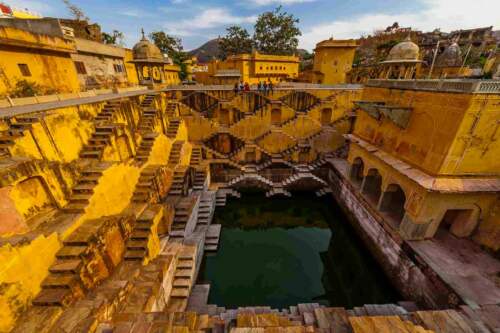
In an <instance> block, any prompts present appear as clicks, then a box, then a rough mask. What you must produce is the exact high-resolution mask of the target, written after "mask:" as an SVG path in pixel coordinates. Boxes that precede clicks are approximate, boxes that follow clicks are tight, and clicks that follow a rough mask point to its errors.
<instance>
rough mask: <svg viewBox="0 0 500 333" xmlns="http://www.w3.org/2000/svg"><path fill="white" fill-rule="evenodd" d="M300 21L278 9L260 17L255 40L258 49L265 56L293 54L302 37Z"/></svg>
mask: <svg viewBox="0 0 500 333" xmlns="http://www.w3.org/2000/svg"><path fill="white" fill-rule="evenodd" d="M298 23H299V19H298V18H296V17H295V16H293V14H289V13H287V12H285V11H283V10H282V7H281V6H279V7H277V8H276V9H275V10H274V11H271V12H265V13H262V14H261V15H259V18H258V19H257V22H256V23H255V32H254V35H253V40H254V43H255V46H256V47H257V49H258V50H259V51H260V52H262V53H265V54H293V53H294V52H295V51H296V50H297V46H298V45H299V40H298V38H297V37H298V36H300V35H302V33H301V32H300V30H299V28H298V27H297V24H298Z"/></svg>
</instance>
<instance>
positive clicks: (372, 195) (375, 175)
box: [361, 168, 382, 206]
mask: <svg viewBox="0 0 500 333" xmlns="http://www.w3.org/2000/svg"><path fill="white" fill-rule="evenodd" d="M361 193H363V194H364V195H365V196H366V198H367V199H368V200H369V201H370V202H371V203H372V204H373V205H374V206H376V205H377V204H378V201H379V199H380V195H381V194H382V176H381V175H380V172H379V171H378V169H375V168H372V169H369V170H368V172H367V174H366V176H365V178H364V180H363V185H362V189H361Z"/></svg>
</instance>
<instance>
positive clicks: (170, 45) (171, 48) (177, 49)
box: [149, 31, 189, 80]
mask: <svg viewBox="0 0 500 333" xmlns="http://www.w3.org/2000/svg"><path fill="white" fill-rule="evenodd" d="M149 38H151V40H152V41H153V43H154V44H155V45H156V46H157V47H158V48H159V49H160V51H161V52H162V53H164V54H166V55H168V57H169V58H170V59H172V61H173V62H174V64H176V65H178V66H180V68H181V72H180V73H179V76H180V78H181V80H184V79H185V78H186V76H187V74H186V64H184V61H185V60H187V59H188V58H189V56H188V54H187V53H186V52H184V47H183V46H182V40H181V39H180V38H177V37H174V36H170V35H168V34H166V33H165V32H164V31H153V32H152V33H150V34H149Z"/></svg>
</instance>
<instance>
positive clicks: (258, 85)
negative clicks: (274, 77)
mask: <svg viewBox="0 0 500 333" xmlns="http://www.w3.org/2000/svg"><path fill="white" fill-rule="evenodd" d="M257 91H258V92H259V93H262V82H261V81H259V83H258V84H257Z"/></svg>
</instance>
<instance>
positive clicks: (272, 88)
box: [269, 80, 274, 95]
mask: <svg viewBox="0 0 500 333" xmlns="http://www.w3.org/2000/svg"><path fill="white" fill-rule="evenodd" d="M269 92H270V93H271V95H272V94H273V92H274V85H273V81H271V80H269Z"/></svg>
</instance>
